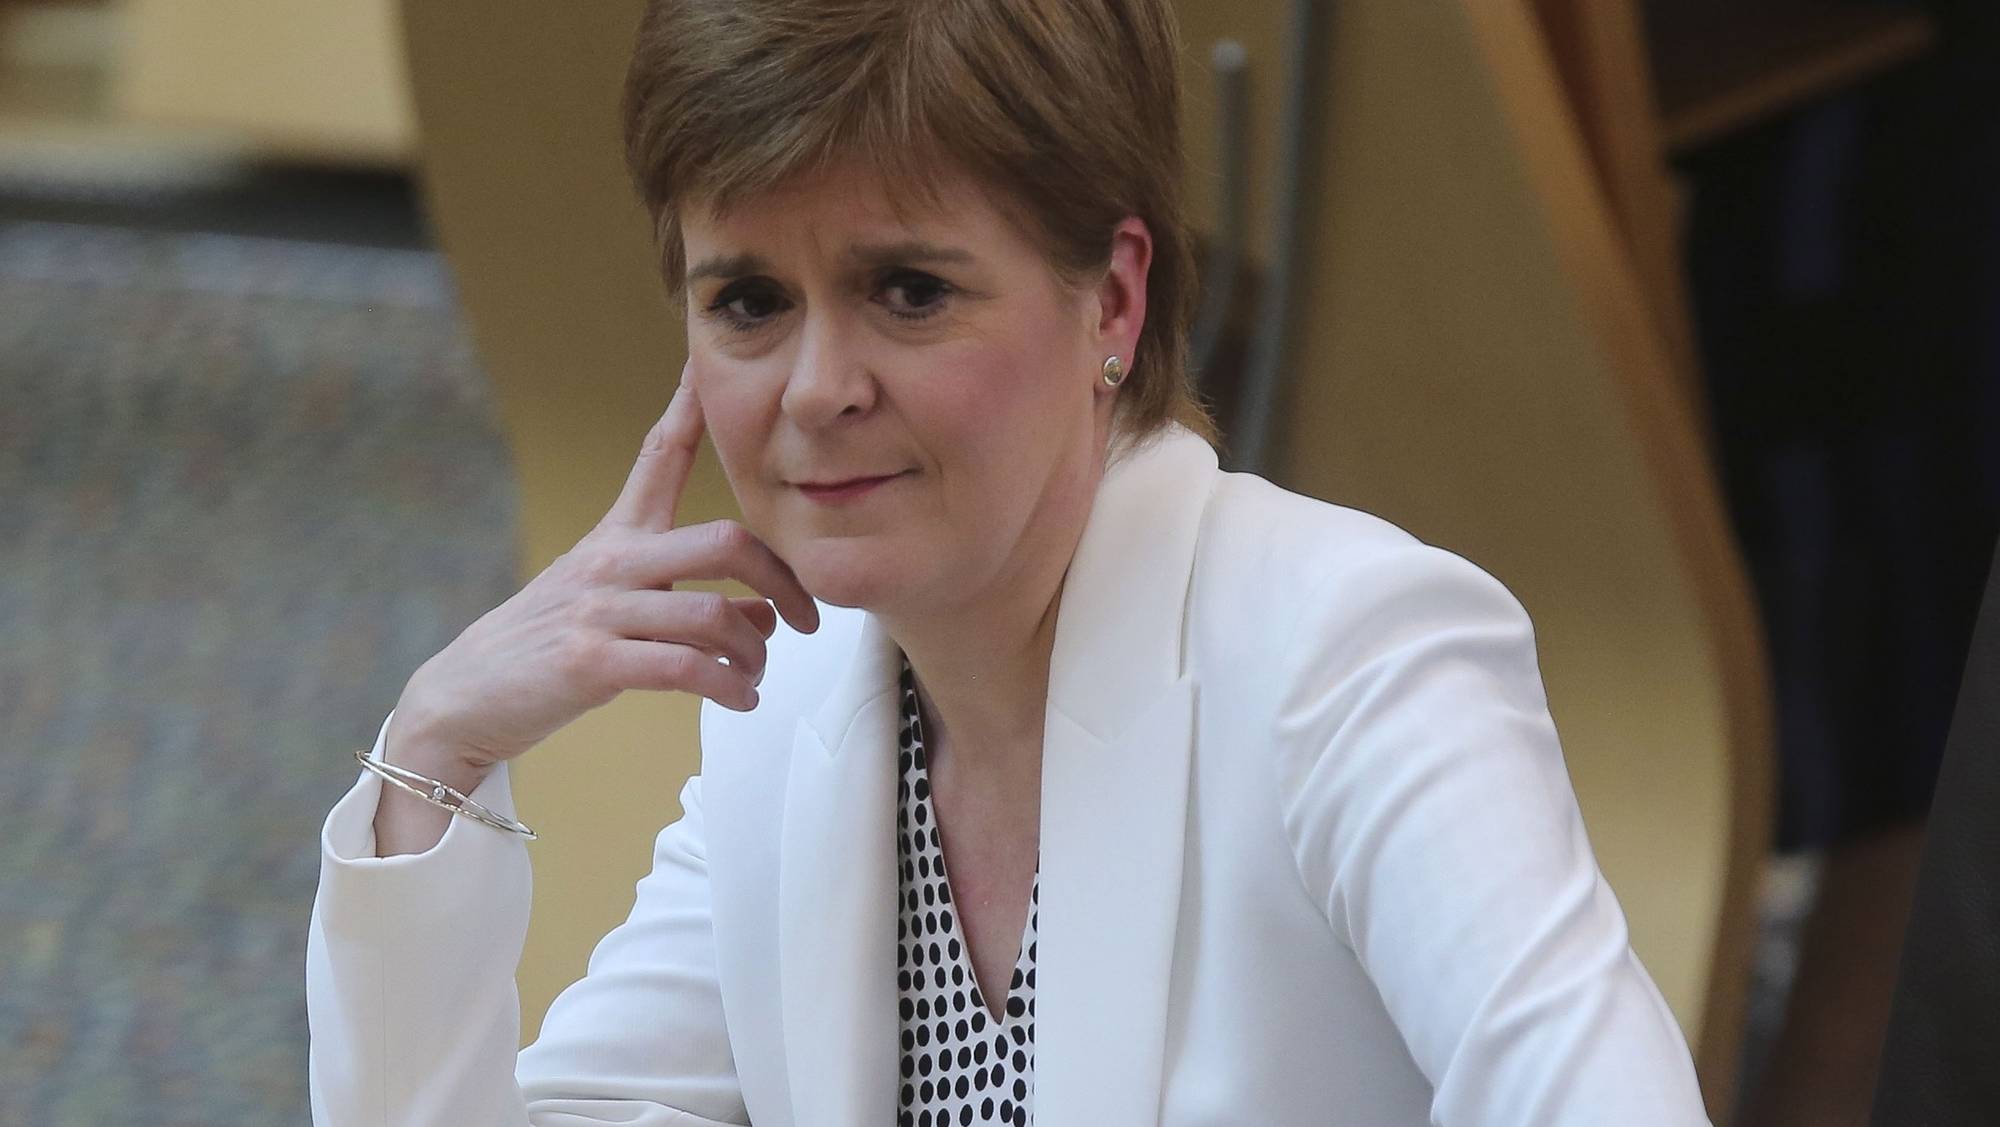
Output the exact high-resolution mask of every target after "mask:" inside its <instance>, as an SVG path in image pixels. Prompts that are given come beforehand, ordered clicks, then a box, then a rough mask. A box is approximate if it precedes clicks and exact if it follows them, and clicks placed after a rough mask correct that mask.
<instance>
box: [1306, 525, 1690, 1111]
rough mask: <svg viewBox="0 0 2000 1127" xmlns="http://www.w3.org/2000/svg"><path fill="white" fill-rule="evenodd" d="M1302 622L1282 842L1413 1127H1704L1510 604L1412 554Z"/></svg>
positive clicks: (1320, 598) (1352, 574) (1412, 545)
mask: <svg viewBox="0 0 2000 1127" xmlns="http://www.w3.org/2000/svg"><path fill="white" fill-rule="evenodd" d="M1300 610H1301V613H1300V615H1299V617H1298V618H1297V620H1296V621H1297V623H1298V625H1297V626H1296V627H1295V629H1294V633H1293V635H1292V639H1291V642H1290V645H1289V649H1288V658H1287V662H1286V665H1285V676H1284V682H1285V683H1284V685H1283V687H1282V689H1281V691H1280V703H1279V712H1278V737H1279V738H1278V747H1279V748H1280V758H1279V764H1280V766H1279V771H1280V783H1281V787H1282V791H1281V794H1282V798H1281V805H1282V808H1283V812H1284V820H1285V828H1286V833H1287V836H1288V838H1289V840H1290V842H1291V845H1292V848H1293V850H1294V853H1295V858H1296V860H1297V863H1298V867H1299V872H1300V875H1301V877H1302V879H1303V880H1304V882H1305V885H1306V887H1307V890H1308V892H1309V894H1310V895H1311V896H1313V897H1314V898H1315V899H1316V900H1317V902H1318V904H1319V905H1320V906H1321V908H1322V910H1323V911H1324V912H1325V914H1326V917H1327V920H1328V923H1329V924H1330V925H1331V926H1332V928H1333V929H1334V931H1335V932H1336V934H1337V935H1338V936H1339V937H1340V938H1341V940H1342V941H1343V942H1345V943H1346V944H1347V945H1348V946H1349V947H1350V949H1351V950H1352V951H1353V952H1354V954H1355V956H1356V958H1357V959H1358V961H1359V963H1360V964H1361V965H1362V967H1363V968H1364V969H1365V970H1366V972H1367V974H1368V975H1369V976H1370V978H1371V979H1372V980H1373V982H1374V983H1375V986H1376V988H1377V989H1378V991H1379V992H1380V994H1381V998H1382V1001H1383V1003H1384V1004H1385V1006H1386V1007H1387V1010H1388V1013H1389V1015H1390V1017H1391V1019H1392V1020H1393V1021H1394V1022H1395V1024H1396V1025H1397V1027H1398V1028H1399V1030H1400V1031H1401V1033H1402V1035H1403V1038H1404V1040H1405V1042H1406V1044H1407V1046H1408V1048H1409V1050H1410V1052H1411V1054H1412V1056H1413V1058H1414V1059H1415V1061H1416V1063H1417V1065H1418V1067H1420V1068H1421V1069H1422V1070H1423V1072H1424V1073H1425V1075H1426V1076H1427V1077H1428V1078H1429V1079H1430V1081H1431V1083H1432V1085H1433V1087H1434V1090H1435V1094H1434V1099H1433V1103H1432V1108H1431V1113H1432V1116H1433V1122H1435V1123H1437V1124H1439V1125H1440V1127H1503V1125H1505V1127H1519V1125H1522V1124H1537V1125H1542V1127H1585V1125H1597V1124H1605V1123H1631V1124H1647V1125H1649V1127H1662V1125H1671V1127H1680V1125H1692V1124H1704V1125H1705V1124H1707V1123H1708V1118H1707V1116H1706V1113H1705V1112H1704V1110H1703V1107H1702V1101H1701V1093H1700V1090H1699V1087H1698V1085H1697V1083H1696V1079H1695V1074H1694V1067H1693V1062H1692V1060H1691V1059H1690V1055H1689V1052H1688V1048H1687V1043H1686V1041H1685V1040H1684V1038H1683V1036H1682V1034H1681V1032H1680V1028H1679V1026H1678V1025H1677V1024H1676V1023H1675V1020H1674V1017H1673V1014H1672V1012H1671V1011H1670V1010H1669V1009H1668V1008H1667V1005H1666V1002H1665V1000H1664V999H1663V998H1662V997H1661V995H1660V993H1659V990H1658V988H1657V987H1656V986H1655V984H1654V983H1653V981H1652V979H1651V977H1650V976H1648V974H1647V973H1646V971H1645V969H1644V967H1642V966H1641V965H1640V963H1639V960H1638V959H1637V957H1636V956H1635V955H1634V954H1633V952H1632V949H1631V947H1630V945H1629V941H1628V938H1627V933H1626V925H1625V917H1624V913H1623V911H1622V910H1621V909H1620V907H1619V906H1618V902H1617V900H1616V899H1615V898H1614V897H1613V895H1612V892H1611V889H1610V888H1609V886H1607V885H1606V883H1605V881H1604V878H1603V876H1602V874H1601V872H1600V870H1599V869H1598V866H1597V861H1596V858H1595V856H1594V855H1593V854H1592V852H1591V848H1590V844H1589V842H1588V841H1587V840H1586V838H1585V834H1584V825H1583V820H1582V816H1581V813H1580V811H1579V809H1578V807H1577V803H1576V798H1575V794H1574V792H1573V790H1572V788H1571V784H1570V780H1569V775H1568V772H1567V769H1566V767H1565V765H1564V762H1563V756H1562V750H1561V748H1560V746H1559V744H1558V742H1557V738H1556V731H1555V725H1554V722H1553V721H1552V719H1551V718H1550V715H1549V710H1548V703H1547V699H1546V697H1545V695H1544V692H1543V687H1542V682H1541V673H1540V669H1539V667H1538V664H1537V661H1536V656H1535V640H1534V630H1533V627H1532V626H1531V624H1530V622H1529V619H1528V615H1527V613H1526V611H1525V610H1524V609H1523V608H1522V606H1521V604H1520V603H1519V602H1518V601H1517V600H1516V599H1515V598H1514V596H1513V595H1512V593H1511V592H1509V591H1508V590H1507V589H1506V588H1505V587H1504V586H1503V585H1502V584H1501V583H1500V582H1499V581H1498V580H1497V579H1494V578H1493V577H1492V576H1491V575H1489V574H1487V573H1486V572H1485V571H1483V570H1481V569H1480V568H1478V567H1477V566H1476V565H1474V564H1472V563H1470V562H1469V561H1467V560H1465V559H1463V558H1462V557H1459V556H1457V555H1454V554H1452V553H1450V552H1448V551H1445V550H1443V549H1441V548H1436V547H1434V546H1431V545H1428V544H1424V543H1422V542H1421V541H1416V540H1414V538H1412V539H1411V540H1410V541H1409V542H1408V543H1407V544H1405V545H1401V546H1398V547H1395V548H1393V549H1390V550H1384V551H1381V552H1378V553H1375V554H1372V555H1371V556H1369V557H1368V558H1366V559H1365V560H1362V561H1360V562H1358V563H1356V564H1354V565H1351V566H1348V567H1343V568H1339V569H1336V572H1335V573H1334V574H1330V575H1328V576H1326V577H1324V579H1323V581H1322V584H1321V587H1320V590H1319V592H1318V593H1317V594H1316V595H1315V596H1313V597H1311V598H1309V599H1308V600H1307V603H1306V605H1305V606H1304V607H1302V608H1300Z"/></svg>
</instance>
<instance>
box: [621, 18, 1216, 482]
mask: <svg viewBox="0 0 2000 1127" xmlns="http://www.w3.org/2000/svg"><path fill="white" fill-rule="evenodd" d="M1179 64H1180V39H1179V30H1178V26H1177V24H1176V22H1175V19H1174V15H1173V10H1172V9H1171V7H1169V5H1168V3H1167V0H649V2H648V4H647V6H646V10H645V15H644V16H643V18H642V19H641V21H640V24H639V29H638V34H637V39H636V43H635V46H634V49H633V53H632V61H631V67H630V70H629V71H628V73H627V75H626V80H625V89H624V97H623V103H622V106H621V118H622V123H623V128H624V135H625V158H626V167H627V170H628V171H629V173H630V175H631V177H632V183H633V187H634V189H635V190H636V191H637V193H638V195H639V197H640V199H641V200H642V201H643V202H644V204H645V206H646V209H647V212H648V214H649V215H650V216H651V217H652V219H653V225H654V231H655V235H656V237H657V239H658V241H659V251H660V257H661V269H662V273H663V276H664V278H665V280H666V283H667V285H668V287H669V289H670V290H671V291H672V292H673V293H675V294H677V295H679V294H682V293H683V292H684V291H683V278H682V275H683V274H684V273H685V271H686V269H687V264H686V261H685V255H686V250H685V248H684V246H683V245H682V241H681V231H680V217H679V214H678V209H679V206H680V205H681V204H683V203H686V202H691V201H697V200H700V201H706V202H707V203H708V204H710V205H711V206H713V207H715V208H717V209H718V210H726V209H727V207H728V206H729V205H730V203H731V202H732V201H734V200H737V199H741V198H744V197H746V196H750V195H754V194H755V193H757V192H760V191H763V190H766V189H770V188H775V187H778V186H780V185H782V184H785V183H786V182H788V181H792V180H793V179H794V178H795V177H800V176H810V175H812V174H813V173H814V172H817V171H821V170H824V169H826V168H827V167H829V166H830V165H831V164H832V163H834V162H836V161H838V160H841V159H844V158H856V157H858V158H859V159H860V160H861V161H862V162H863V163H864V164H865V165H866V166H869V167H872V168H873V169H874V170H876V171H877V172H879V173H880V174H881V175H882V177H883V178H884V180H885V181H886V182H887V183H889V184H891V185H894V186H895V187H896V190H897V191H899V192H903V193H907V194H908V195H909V197H910V198H912V199H914V200H915V201H917V202H919V203H921V204H926V205H930V206H936V205H937V204H938V203H939V202H940V201H939V200H938V198H937V195H936V186H937V183H938V177H937V176H936V171H937V169H938V168H939V167H940V165H941V163H943V164H945V165H949V166H955V167H957V168H960V169H963V170H965V171H966V172H968V173H970V174H971V175H972V177H973V178H974V179H975V180H976V181H977V182H979V183H981V184H982V185H985V186H986V187H987V188H988V189H989V195H990V196H992V197H993V199H994V201H995V202H996V204H998V205H999V206H1000V207H1002V209H1003V210H1005V211H1006V212H1007V213H1008V214H1009V216H1010V218H1012V219H1013V220H1014V221H1015V222H1016V223H1017V224H1018V225H1019V226H1020V228H1021V229H1022V230H1023V231H1024V232H1025V233H1026V234H1027V236H1028V237H1029V238H1030V239H1031V240H1032V241H1034V242H1035V243H1036V244H1037V246H1038V247H1039V249H1040V250H1041V252H1042V255H1043V257H1044V259H1045V260H1046V261H1047V262H1048V263H1049V266H1050V268H1051V269H1052V270H1053V271H1054V273H1055V275H1056V276H1057V277H1058V278H1059V279H1061V280H1062V281H1063V282H1065V283H1066V284H1068V285H1070V286H1072V287H1078V286H1081V285H1084V284H1086V283H1088V282H1089V281H1091V280H1092V279H1094V278H1099V277H1102V272H1103V271H1104V270H1105V269H1106V268H1107V267H1108V265H1109V262H1110V254H1111V233H1112V229H1113V228H1114V227H1115V226H1116V225H1117V223H1118V222H1119V221H1120V220H1122V219H1123V218H1125V217H1126V216H1127V215H1136V216H1138V217H1139V218H1140V219H1142V220H1144V221H1145V223H1146V226H1147V229H1148V230H1149V232H1150V233H1151V235H1152V239H1153V258H1152V263H1151V266H1150V267H1149V269H1148V272H1147V279H1146V321H1145V325H1144V327H1143V328H1142V329H1141V331H1140V336H1139V343H1138V346H1137V348H1136V349H1135V350H1134V351H1135V355H1134V356H1131V357H1127V358H1126V359H1127V367H1128V370H1129V374H1128V376H1127V377H1126V380H1125V384H1124V385H1123V387H1122V388H1121V390H1120V391H1119V396H1118V398H1119V405H1118V412H1117V417H1118V420H1119V422H1118V429H1119V430H1120V431H1121V432H1122V433H1124V434H1125V435H1126V436H1127V437H1143V436H1145V435H1148V434H1151V433H1152V432H1154V431H1157V430H1159V429H1160V428H1162V427H1164V426H1165V425H1166V424H1167V423H1168V422H1169V421H1170V420H1171V421H1178V422H1180V423H1182V424H1183V425H1185V426H1187V427H1188V428H1189V429H1191V430H1194V431H1195V432H1196V433H1199V434H1201V435H1202V436H1203V437H1204V438H1206V439H1208V441H1209V442H1210V443H1214V442H1215V441H1216V426H1215V422H1214V419H1213V416H1212V415H1211V414H1210V413H1209V411H1208V408H1207V407H1206V406H1205V405H1203V404H1202V402H1201V401H1200V398H1199V395H1198V393H1197V391H1196V389H1195V384H1194V379H1193V375H1192V373H1191V372H1190V371H1189V370H1188V345H1187V336H1188V327H1189V325H1190V323H1191V322H1192V320H1193V317H1194V306H1195V295H1196V288H1197V281H1196V278H1195V265H1194V251H1193V246H1192V235H1191V233H1190V231H1189V229H1188V224H1187V219H1186V214H1185V209H1184V204H1183V202H1182V183H1183V159H1184V158H1183V155H1182V148H1181V136H1180V104H1181V91H1180V65H1179ZM899 206H900V205H899Z"/></svg>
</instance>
